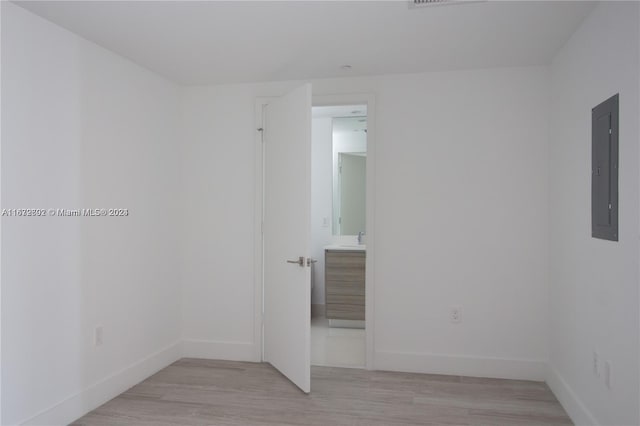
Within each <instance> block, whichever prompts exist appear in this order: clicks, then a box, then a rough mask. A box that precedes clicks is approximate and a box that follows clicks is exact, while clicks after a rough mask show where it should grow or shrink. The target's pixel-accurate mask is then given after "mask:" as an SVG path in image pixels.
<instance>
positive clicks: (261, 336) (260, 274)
mask: <svg viewBox="0 0 640 426" xmlns="http://www.w3.org/2000/svg"><path fill="white" fill-rule="evenodd" d="M278 99H281V98H258V99H256V104H255V105H256V108H255V117H256V119H255V123H256V129H257V131H256V138H255V149H256V150H255V152H256V157H255V160H256V161H255V170H256V174H255V176H256V184H255V212H256V214H255V234H254V235H255V239H254V247H255V252H254V253H255V256H254V271H255V293H254V294H255V303H254V311H255V315H254V318H255V321H254V332H255V336H256V338H255V341H256V343H257V344H256V345H255V351H256V356H255V358H256V359H258V360H263V361H266V362H270V360H269V359H268V356H267V357H265V351H264V349H265V346H266V345H268V343H266V342H265V339H267V340H268V339H269V337H268V336H269V335H268V333H265V323H268V321H265V319H264V314H265V301H266V300H268V294H266V293H268V292H269V289H268V288H265V276H264V271H265V262H266V261H267V260H266V258H267V256H266V253H265V252H266V251H268V249H267V248H265V247H267V245H266V244H265V242H264V241H263V232H264V228H263V226H265V225H264V223H263V219H264V209H265V203H264V201H265V198H266V197H268V196H269V194H268V190H267V189H266V188H265V179H264V176H265V168H266V167H267V166H266V165H265V142H264V138H263V136H264V134H263V132H261V130H263V126H264V122H265V121H264V120H265V115H266V110H267V109H268V108H269V107H268V105H269V104H270V103H273V104H274V105H275V104H276V103H277V102H278V101H277V100H278ZM311 104H313V106H314V107H323V106H346V105H364V106H366V108H367V119H366V121H367V122H366V124H367V132H366V133H367V135H366V136H367V153H366V163H365V167H366V177H365V188H366V190H365V192H366V194H365V200H366V201H365V212H366V225H365V228H366V229H365V230H364V232H363V234H365V235H366V237H365V238H366V260H365V261H364V262H365V265H366V270H365V272H364V274H365V302H364V304H365V312H366V317H365V318H364V324H365V331H364V340H365V346H364V348H365V364H364V367H365V368H368V369H373V367H374V358H373V348H374V341H373V329H374V321H373V319H374V303H373V301H374V281H373V278H374V276H373V260H374V247H375V241H374V216H373V206H374V201H375V200H374V192H373V183H374V165H375V161H374V155H375V149H374V147H375V144H374V135H375V132H374V129H375V126H374V120H375V114H374V113H375V107H374V97H373V96H372V95H366V94H365V95H329V96H328V95H314V96H313V97H312V102H309V108H308V113H309V127H311ZM267 133H268V132H267ZM309 134H311V129H310V128H309ZM299 140H301V139H299ZM267 144H268V142H267ZM310 157H311V152H310V150H309V157H304V158H303V157H301V158H300V159H299V160H298V161H300V162H301V163H300V164H302V163H306V162H307V161H308V162H309V163H310V162H311V158H310ZM291 161H296V160H291ZM309 174H311V168H309ZM305 180H306V179H305ZM309 191H310V179H309ZM308 214H309V216H311V211H310V210H309V213H308ZM309 219H310V220H309V223H311V218H309ZM327 222H328V223H327V224H326V225H325V226H327V227H328V228H329V229H330V230H332V229H333V227H332V225H331V223H332V222H331V220H328V221H327ZM321 223H322V224H325V221H324V219H321ZM310 227H311V226H310ZM310 232H311V230H310V229H309V234H310ZM305 234H306V232H305ZM354 245H355V244H354ZM305 255H306V256H308V257H307V262H306V263H307V265H311V264H312V262H313V261H314V260H318V259H317V257H320V256H317V254H314V255H316V256H317V257H313V256H312V255H311V252H310V251H309V252H308V253H306V254H302V256H305ZM302 256H301V257H302ZM282 260H283V261H284V259H282ZM287 260H288V259H287ZM300 266H302V264H301V265H300ZM317 269H319V268H317ZM309 286H310V283H309ZM309 288H310V287H309ZM310 294H311V292H309V295H310ZM292 303H293V302H292ZM306 304H307V306H308V307H309V308H311V297H309V299H308V300H307V301H306ZM310 324H311V312H310V309H309V315H308V316H307V318H306V327H308V328H307V329H309V328H310ZM360 333H362V331H360ZM272 338H273V337H272ZM309 340H310V339H309ZM309 340H308V341H307V342H306V345H308V346H310V341H309ZM303 343H304V342H303ZM308 346H307V347H308ZM303 352H306V353H307V354H309V352H308V351H303ZM292 356H293V354H292ZM299 356H303V354H301V355H299ZM272 364H273V363H272ZM278 369H279V370H281V371H282V369H281V368H278ZM285 375H286V376H287V377H289V376H288V375H287V374H285ZM294 382H295V381H294ZM301 388H302V387H301ZM303 390H304V389H303Z"/></svg>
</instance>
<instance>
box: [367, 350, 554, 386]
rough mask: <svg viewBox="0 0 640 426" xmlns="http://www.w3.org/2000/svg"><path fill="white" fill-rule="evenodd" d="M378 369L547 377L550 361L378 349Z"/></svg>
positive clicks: (533, 377) (450, 373) (376, 360)
mask: <svg viewBox="0 0 640 426" xmlns="http://www.w3.org/2000/svg"><path fill="white" fill-rule="evenodd" d="M374 362H375V365H374V369H375V370H388V371H402V372H409V373H426V374H447V375H455V376H471V377H488V378H496V379H515V380H535V381H540V382H542V381H544V380H545V379H546V372H547V361H543V360H528V359H509V358H482V357H472V356H460V355H443V354H427V353H408V352H390V351H376V353H375V357H374Z"/></svg>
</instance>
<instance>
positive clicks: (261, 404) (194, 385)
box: [74, 359, 572, 426]
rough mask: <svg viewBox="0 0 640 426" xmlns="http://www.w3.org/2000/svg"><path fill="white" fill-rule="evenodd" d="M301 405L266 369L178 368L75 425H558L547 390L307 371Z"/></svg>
mask: <svg viewBox="0 0 640 426" xmlns="http://www.w3.org/2000/svg"><path fill="white" fill-rule="evenodd" d="M311 377H312V379H311V394H309V395H305V394H303V393H302V392H300V391H299V390H298V388H296V387H295V386H294V385H292V384H291V383H290V382H289V381H288V380H287V379H285V378H284V377H283V376H282V375H281V374H280V373H279V372H278V371H276V370H275V369H274V368H273V367H271V366H270V365H268V364H257V363H247V362H233V361H211V360H200V359H182V360H180V361H177V362H175V363H174V364H172V365H170V366H169V367H167V368H165V369H163V370H161V371H160V372H158V373H157V374H155V375H153V376H151V377H150V378H148V379H147V380H145V381H143V382H142V383H140V384H138V385H136V386H134V387H133V388H131V389H129V390H128V391H126V392H124V393H123V394H121V395H119V396H118V397H116V398H114V399H112V400H111V401H109V402H107V403H106V404H104V405H102V406H101V407H99V408H97V409H96V410H94V411H92V412H90V413H88V414H87V415H86V416H84V417H82V418H81V419H79V420H77V422H75V423H74V424H75V425H79V426H80V425H95V426H102V425H128V426H147V425H149V426H150V425H157V426H163V425H229V426H236V425H243V426H249V425H255V426H266V425H312V426H325V425H348V426H360V425H361V426H394V425H398V426H401V425H402V426H406V425H561V424H562V425H564V424H572V423H571V420H570V419H569V417H568V416H567V414H566V413H565V411H564V410H563V409H562V407H561V406H560V404H559V403H558V401H557V400H556V398H555V397H554V396H553V394H552V393H551V391H550V390H549V388H548V387H547V385H546V384H544V383H540V382H529V381H519V380H498V379H478V378H472V377H458V376H440V375H428V374H411V373H393V372H382V371H367V370H358V369H344V368H331V367H312V371H311Z"/></svg>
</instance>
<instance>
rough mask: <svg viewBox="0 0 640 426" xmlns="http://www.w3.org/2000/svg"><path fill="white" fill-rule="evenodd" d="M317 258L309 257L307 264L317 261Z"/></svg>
mask: <svg viewBox="0 0 640 426" xmlns="http://www.w3.org/2000/svg"><path fill="white" fill-rule="evenodd" d="M316 262H317V260H316V259H312V258H310V257H307V266H311V264H312V263H316Z"/></svg>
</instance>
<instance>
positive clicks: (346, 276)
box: [324, 266, 365, 283]
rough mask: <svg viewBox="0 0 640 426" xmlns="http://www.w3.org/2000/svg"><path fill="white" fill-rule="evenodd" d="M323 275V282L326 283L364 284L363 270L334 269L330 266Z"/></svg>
mask: <svg viewBox="0 0 640 426" xmlns="http://www.w3.org/2000/svg"><path fill="white" fill-rule="evenodd" d="M324 273H325V280H327V281H343V282H361V283H364V280H365V272H364V268H363V269H354V268H334V267H331V266H327V268H326V269H325V271H324Z"/></svg>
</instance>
